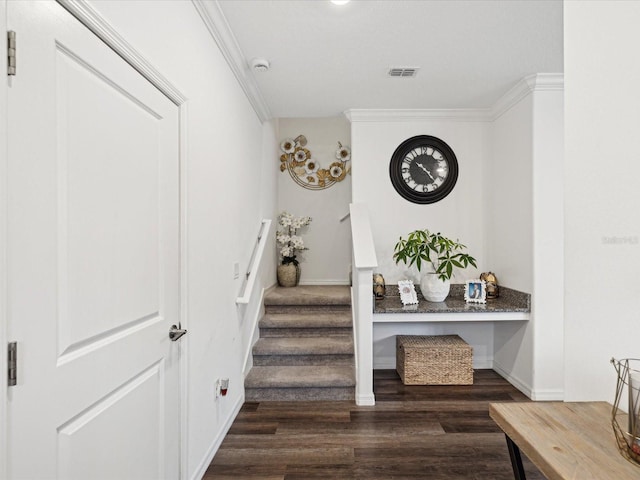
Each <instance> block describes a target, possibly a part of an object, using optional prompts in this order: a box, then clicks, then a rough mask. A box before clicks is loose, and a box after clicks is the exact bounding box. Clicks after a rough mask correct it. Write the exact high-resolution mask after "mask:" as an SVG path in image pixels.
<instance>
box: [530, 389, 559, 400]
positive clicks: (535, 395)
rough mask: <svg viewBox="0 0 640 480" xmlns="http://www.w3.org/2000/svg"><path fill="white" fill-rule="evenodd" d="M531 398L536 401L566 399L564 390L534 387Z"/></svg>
mask: <svg viewBox="0 0 640 480" xmlns="http://www.w3.org/2000/svg"><path fill="white" fill-rule="evenodd" d="M530 398H531V400H535V401H536V402H562V401H564V390H559V389H555V390H554V389H549V390H538V389H534V390H533V392H532V393H531V397H530Z"/></svg>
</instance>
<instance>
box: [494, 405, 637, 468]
mask: <svg viewBox="0 0 640 480" xmlns="http://www.w3.org/2000/svg"><path fill="white" fill-rule="evenodd" d="M611 409H612V406H611V405H610V404H609V403H606V402H572V403H564V402H513V403H492V404H491V405H490V406H489V415H490V416H491V418H492V419H493V420H494V421H495V422H496V423H497V424H498V426H499V427H500V428H501V429H502V430H503V431H504V432H505V433H506V434H507V435H508V436H509V437H510V438H511V440H513V442H514V443H515V444H516V445H517V446H518V447H519V448H520V450H521V451H522V452H523V453H524V454H525V455H526V456H527V457H529V459H530V460H531V461H532V462H533V463H534V464H535V465H536V466H537V467H538V468H539V469H540V471H541V472H542V473H543V474H544V475H545V476H546V477H547V478H548V479H549V480H556V479H575V480H590V479H593V480H607V479H612V480H626V479H633V480H638V479H640V466H636V465H635V464H632V463H631V462H629V461H628V460H626V459H625V458H624V457H623V456H622V455H621V454H620V451H619V450H618V447H617V444H616V439H615V435H614V433H613V427H612V426H611Z"/></svg>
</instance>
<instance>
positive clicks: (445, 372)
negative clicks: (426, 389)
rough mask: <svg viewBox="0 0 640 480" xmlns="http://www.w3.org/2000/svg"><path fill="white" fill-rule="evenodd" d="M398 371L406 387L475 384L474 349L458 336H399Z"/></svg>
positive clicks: (397, 348)
mask: <svg viewBox="0 0 640 480" xmlns="http://www.w3.org/2000/svg"><path fill="white" fill-rule="evenodd" d="M396 369H397V370H398V374H399V375H400V378H401V379H402V383H404V384H405V385H472V384H473V349H472V347H471V346H469V344H467V343H466V342H465V341H464V340H462V339H461V338H460V337H459V336H458V335H438V336H416V335H398V336H397V337H396Z"/></svg>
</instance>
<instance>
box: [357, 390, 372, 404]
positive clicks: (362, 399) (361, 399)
mask: <svg viewBox="0 0 640 480" xmlns="http://www.w3.org/2000/svg"><path fill="white" fill-rule="evenodd" d="M375 404H376V396H375V395H374V394H373V393H369V394H366V395H358V394H356V405H358V406H361V407H363V406H371V405H375Z"/></svg>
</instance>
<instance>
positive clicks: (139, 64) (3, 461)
mask: <svg viewBox="0 0 640 480" xmlns="http://www.w3.org/2000/svg"><path fill="white" fill-rule="evenodd" d="M56 1H57V2H58V3H59V4H60V5H62V6H63V7H64V8H65V9H67V10H68V11H69V12H70V13H71V14H72V15H73V16H75V17H76V18H77V19H78V20H79V21H80V22H81V23H82V24H84V25H85V26H86V27H87V28H88V29H89V30H91V31H92V32H93V33H94V34H95V35H97V36H98V38H100V39H101V40H102V41H103V42H105V43H106V44H107V45H108V46H109V47H110V48H111V49H112V50H114V51H115V52H116V53H118V55H120V56H121V57H122V58H123V59H124V60H125V61H126V62H127V63H129V64H130V65H131V66H132V67H133V68H135V69H136V70H137V71H138V72H139V73H140V74H141V75H142V76H143V77H145V78H146V79H147V80H148V81H149V82H150V83H151V84H152V85H154V86H155V87H156V88H157V89H158V90H160V91H161V92H162V93H163V94H164V95H165V96H166V97H167V98H169V100H171V101H172V102H173V103H174V104H175V105H176V106H177V107H178V109H179V123H180V131H179V161H180V321H181V322H182V326H183V327H184V328H188V325H187V323H188V316H187V305H186V298H187V295H186V290H187V271H186V265H187V262H186V259H187V251H186V246H187V225H186V208H187V204H186V199H187V195H186V186H187V183H186V182H187V178H186V172H187V169H186V163H187V145H186V139H187V135H186V125H187V99H186V97H185V96H184V95H182V93H181V92H180V91H179V90H178V89H177V88H176V87H175V86H174V85H172V84H171V83H170V82H169V81H168V80H167V79H166V78H165V77H164V76H163V75H162V74H161V73H160V72H159V71H158V70H157V69H156V68H155V67H154V66H153V65H152V64H151V63H150V62H149V61H148V60H147V59H146V58H144V57H143V56H142V55H141V54H140V53H139V52H138V51H136V50H135V49H134V48H133V47H132V46H131V45H130V44H129V43H128V42H127V41H126V40H125V39H124V38H123V37H122V36H121V35H120V34H119V33H118V32H117V31H116V30H115V28H113V27H112V26H111V25H110V24H109V23H108V22H107V21H106V20H105V19H104V18H103V17H102V16H100V15H99V14H98V12H97V11H96V10H95V9H93V8H92V7H91V5H89V4H88V3H87V2H86V1H85V0H56ZM0 26H1V27H2V33H1V35H0V52H2V57H3V58H6V56H5V55H6V54H5V53H4V52H6V51H7V46H6V42H7V36H6V33H5V32H6V31H7V0H0ZM19 36H20V34H19V32H17V35H16V37H17V38H16V41H17V49H18V52H19V49H20V46H19V42H20V39H19ZM19 55H20V54H19V53H18V54H17V55H16V56H17V58H18V62H19ZM6 63H7V62H6V60H4V61H0V75H1V76H2V78H3V79H5V80H4V81H2V82H1V83H0V85H1V86H0V112H6V111H7V94H8V82H9V81H10V80H8V77H7V65H6ZM17 75H20V66H19V64H18V65H17ZM7 121H8V119H7V115H6V113H5V114H4V115H0V152H2V153H1V154H0V179H2V181H0V272H1V273H0V372H2V375H0V378H1V379H2V382H3V385H2V386H1V387H2V388H0V479H4V478H7V473H8V468H7V463H8V458H7V441H8V435H7V424H8V418H7V415H8V411H7V401H8V399H7V397H8V390H7V388H6V379H7V354H6V351H7V350H6V348H7V347H6V345H7V342H8V341H9V339H8V338H7V326H8V325H7V315H6V314H7V304H6V299H7V277H6V272H7V268H6V267H7V258H6V255H7V215H6V209H7V185H6V181H7V180H6V179H7V175H6V173H7V165H8V159H7V155H6V152H7V145H8V135H7ZM180 343H181V345H180V350H181V355H180V420H181V421H180V430H181V431H180V471H181V478H183V479H186V478H187V476H188V468H187V467H188V466H187V461H186V460H187V458H188V456H187V438H188V437H187V433H188V432H187V426H188V425H187V420H188V415H187V413H188V412H187V405H188V388H187V386H188V382H187V380H188V370H187V367H188V362H187V361H186V359H187V358H188V349H189V341H188V335H187V336H186V337H185V338H184V339H183V340H182V341H181V342H180Z"/></svg>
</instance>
